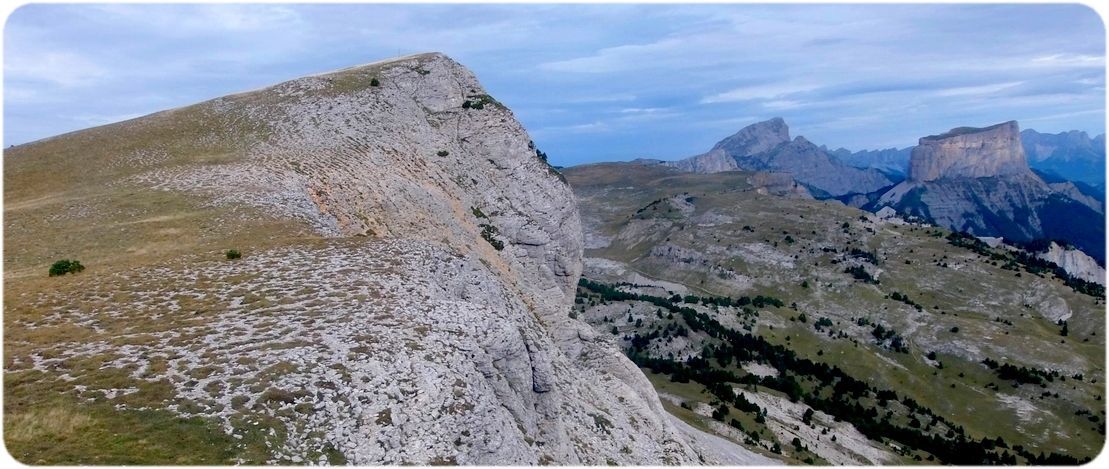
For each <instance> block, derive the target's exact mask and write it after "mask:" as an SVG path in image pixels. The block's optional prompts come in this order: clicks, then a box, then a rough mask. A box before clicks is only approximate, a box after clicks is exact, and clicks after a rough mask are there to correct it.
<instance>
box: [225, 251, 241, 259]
mask: <svg viewBox="0 0 1109 469" xmlns="http://www.w3.org/2000/svg"><path fill="white" fill-rule="evenodd" d="M240 257H243V253H241V252H239V251H238V250H237V249H228V250H227V258H228V259H238V258H240Z"/></svg>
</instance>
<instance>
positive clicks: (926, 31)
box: [3, 4, 1106, 166]
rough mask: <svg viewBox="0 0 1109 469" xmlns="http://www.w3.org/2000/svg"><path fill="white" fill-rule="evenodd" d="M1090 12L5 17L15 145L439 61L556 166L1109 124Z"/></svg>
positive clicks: (659, 8)
mask: <svg viewBox="0 0 1109 469" xmlns="http://www.w3.org/2000/svg"><path fill="white" fill-rule="evenodd" d="M1105 37H1106V36H1105V31H1104V25H1103V23H1102V21H1101V18H1100V17H1099V16H1098V14H1097V13H1096V12H1095V11H1093V10H1091V9H1089V8H1087V7H1085V6H1081V5H1063V4H1056V5H1031V4H1026V5H957V4H947V5H909V4H903V5H697V6H691V5H681V6H674V5H541V4H517V5H414V4H409V5H354V4H334V5H296V4H274V5H264V4H197V5H169V4H163V5H149V4H148V5H141V4H113V5H97V4H77V5H73V4H70V5H61V4H53V5H49V4H43V5H26V6H23V7H20V8H19V9H17V10H15V11H14V12H13V13H12V14H11V15H10V16H9V17H8V19H7V23H6V24H5V27H4V44H3V52H4V57H3V62H4V63H3V65H4V82H3V83H4V89H3V93H4V135H3V137H4V145H5V146H7V145H12V144H20V143H26V142H29V141H33V140H37V139H40V138H44V137H48V136H51V135H56V134H59V133H63V132H68V131H72V130H78V129H82V128H87V127H92V126H96V125H102V124H106V123H111V122H115V121H119V120H124V119H129V118H133V117H138V116H141V115H145V114H149V113H152V112H156V111H159V110H163V109H167V108H173V107H178V106H182V105H187V104H192V103H195V102H199V101H203V100H206V99H211V98H215V97H219V96H222V95H226V94H230V93H234V92H238V91H244V90H249V89H255V88H259V87H263V86H267V85H270V84H275V83H278V82H281V81H285V80H289V79H293V78H297V77H299V76H303V75H308V74H313V73H319V72H324V71H328V70H333V69H339V68H343V67H347V66H351V65H357V64H361V63H367V62H373V61H376V60H379V59H384V58H388V57H393V56H399V55H406V54H411V53H418V52H429V51H438V52H443V53H446V54H447V55H449V56H451V57H452V58H454V59H455V60H457V61H458V62H460V63H462V64H463V65H465V66H467V67H468V68H470V69H471V70H472V71H473V72H474V73H475V74H476V75H477V77H478V79H479V80H480V81H481V82H482V84H483V85H484V87H485V88H486V90H487V91H488V92H489V94H491V95H492V96H494V97H495V98H496V99H497V100H499V101H501V102H502V103H504V104H505V105H507V106H508V107H509V108H511V109H512V110H513V112H514V113H515V115H516V117H517V118H518V119H520V121H521V122H522V123H523V124H524V126H525V127H526V128H527V129H528V131H529V133H530V134H531V136H532V138H533V140H534V141H535V142H536V144H537V145H538V147H539V148H540V149H542V150H543V151H545V152H546V153H547V154H548V155H550V160H551V162H552V163H553V164H555V165H564V166H569V165H575V164H581V163H588V162H594V161H611V160H629V159H633V158H660V159H678V158H682V157H686V156H691V155H695V154H699V153H702V152H704V151H707V150H708V149H709V148H711V147H712V145H713V144H714V143H715V142H717V141H719V140H721V139H723V138H724V137H727V136H728V135H731V134H733V133H735V132H736V131H738V130H739V129H740V128H742V127H744V126H746V125H748V124H751V123H754V122H757V121H760V120H765V119H769V118H772V117H782V118H784V119H785V120H786V122H787V123H788V124H789V125H790V129H791V133H792V135H793V136H798V135H803V136H805V138H807V139H809V140H811V141H813V142H815V143H817V144H823V145H827V146H828V147H830V148H838V147H845V148H848V149H850V150H861V149H879V148H889V147H906V146H910V145H914V144H915V143H916V141H917V139H918V138H920V137H922V136H925V135H931V134H936V133H941V132H943V131H946V130H948V129H951V128H953V127H960V126H986V125H991V124H995V123H999V122H1004V121H1008V120H1017V121H1018V122H1019V123H1020V125H1021V128H1022V129H1025V128H1033V129H1036V130H1038V131H1041V132H1052V133H1054V132H1061V131H1066V130H1082V131H1085V132H1088V133H1089V134H1090V135H1091V136H1093V135H1096V134H1100V133H1104V132H1105Z"/></svg>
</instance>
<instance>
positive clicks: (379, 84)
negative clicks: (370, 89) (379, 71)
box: [370, 77, 381, 86]
mask: <svg viewBox="0 0 1109 469" xmlns="http://www.w3.org/2000/svg"><path fill="white" fill-rule="evenodd" d="M370 86H381V82H380V81H378V80H377V77H373V78H371V79H370Z"/></svg>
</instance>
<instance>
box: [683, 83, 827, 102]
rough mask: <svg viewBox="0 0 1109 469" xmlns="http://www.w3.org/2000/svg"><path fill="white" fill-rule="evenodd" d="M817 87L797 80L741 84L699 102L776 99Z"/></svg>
mask: <svg viewBox="0 0 1109 469" xmlns="http://www.w3.org/2000/svg"><path fill="white" fill-rule="evenodd" d="M818 88H820V86H819V85H816V84H813V83H798V82H787V83H767V84H763V85H754V86H742V87H739V88H734V89H732V90H730V91H725V92H723V93H720V94H716V95H712V96H706V97H705V98H702V99H701V104H713V103H727V102H735V101H750V100H754V99H777V98H782V97H786V96H790V95H793V94H797V93H804V92H808V91H813V90H815V89H818Z"/></svg>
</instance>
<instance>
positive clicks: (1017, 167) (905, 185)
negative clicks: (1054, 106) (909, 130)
mask: <svg viewBox="0 0 1109 469" xmlns="http://www.w3.org/2000/svg"><path fill="white" fill-rule="evenodd" d="M884 206H891V207H894V208H895V209H897V210H898V211H900V212H902V213H904V214H907V215H913V216H917V217H920V218H923V219H926V220H930V221H932V222H934V223H936V224H938V225H940V226H944V227H947V228H950V229H954V230H960V231H966V232H970V233H973V234H975V235H978V236H1001V237H1005V238H1007V239H1009V240H1012V241H1019V242H1023V241H1029V240H1032V239H1039V238H1057V239H1064V240H1067V241H1069V242H1071V243H1073V244H1074V245H1076V246H1078V247H1079V248H1080V249H1082V250H1083V251H1084V252H1086V253H1087V254H1089V255H1090V256H1092V257H1094V258H1095V259H1098V260H1099V262H1104V255H1105V254H1104V251H1105V248H1104V240H1105V230H1104V207H1103V204H1102V202H1101V201H1099V200H1097V199H1096V198H1093V197H1089V196H1087V195H1085V194H1082V192H1081V191H1080V190H1079V189H1078V188H1077V187H1075V185H1074V184H1072V183H1069V182H1065V181H1063V182H1055V183H1052V184H1048V183H1047V182H1045V181H1044V180H1043V179H1041V178H1040V177H1039V176H1038V175H1036V174H1035V173H1034V172H1033V171H1032V170H1031V169H1030V168H1029V167H1028V162H1027V160H1026V157H1025V154H1024V149H1023V147H1022V145H1021V141H1020V131H1019V128H1018V125H1017V123H1016V122H1005V123H1002V124H997V125H993V126H990V127H985V128H971V127H960V128H956V129H952V130H951V131H949V132H946V133H943V134H940V135H933V136H928V137H924V138H921V139H920V144H919V145H918V146H917V147H915V148H914V149H913V152H912V158H911V159H910V162H909V171H908V179H907V180H905V181H903V182H901V183H899V184H898V185H896V186H894V187H893V188H891V189H889V190H888V191H886V192H885V193H884V194H882V195H881V197H880V198H878V200H877V201H876V202H874V203H871V204H870V205H869V206H868V208H871V209H878V208H881V207H884Z"/></svg>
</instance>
